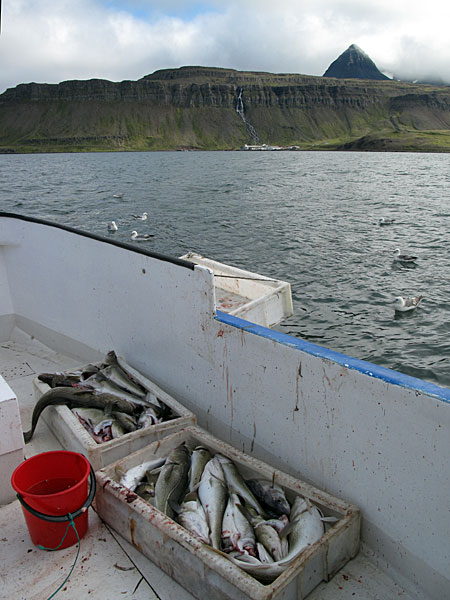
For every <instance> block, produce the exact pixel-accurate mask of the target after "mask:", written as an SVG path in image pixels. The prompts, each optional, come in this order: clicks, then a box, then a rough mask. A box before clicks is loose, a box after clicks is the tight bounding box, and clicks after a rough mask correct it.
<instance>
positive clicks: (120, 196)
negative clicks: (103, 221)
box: [113, 194, 123, 198]
mask: <svg viewBox="0 0 450 600" xmlns="http://www.w3.org/2000/svg"><path fill="white" fill-rule="evenodd" d="M113 198H123V194H113Z"/></svg>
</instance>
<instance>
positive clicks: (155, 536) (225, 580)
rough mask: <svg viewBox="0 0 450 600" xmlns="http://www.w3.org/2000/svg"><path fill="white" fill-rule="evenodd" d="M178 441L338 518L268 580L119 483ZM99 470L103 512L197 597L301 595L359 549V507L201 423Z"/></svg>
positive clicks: (252, 599) (282, 598) (248, 599)
mask: <svg viewBox="0 0 450 600" xmlns="http://www.w3.org/2000/svg"><path fill="white" fill-rule="evenodd" d="M183 442H186V443H187V444H188V445H189V446H196V445H201V446H204V447H206V448H208V449H209V450H210V451H211V452H212V453H217V452H220V453H221V454H223V455H225V456H227V457H228V458H230V459H231V460H232V461H233V462H234V464H235V465H236V466H237V467H238V470H239V471H240V473H241V475H242V476H243V477H244V478H251V477H253V478H254V477H259V478H264V479H269V480H273V478H274V480H275V482H276V483H277V484H279V485H281V486H282V487H283V488H284V490H285V493H286V495H287V496H289V495H290V496H291V497H293V496H295V495H298V494H300V495H302V496H304V497H306V498H309V499H310V500H311V501H312V502H313V503H314V504H316V505H317V506H318V507H319V508H320V509H321V510H322V511H323V513H324V515H325V516H332V517H337V519H338V520H337V522H335V523H334V524H333V525H332V526H331V527H330V528H329V529H328V531H327V532H326V533H325V534H324V535H323V536H322V537H321V539H320V540H319V541H318V542H316V543H315V544H313V545H312V546H310V547H309V548H307V549H306V550H304V551H303V552H302V553H301V554H300V555H299V556H298V557H297V558H296V559H295V560H294V561H293V562H292V563H291V564H290V565H289V567H288V568H286V570H285V571H284V572H283V573H282V574H281V575H280V576H279V577H277V578H276V579H275V580H274V581H273V582H272V583H269V584H263V583H260V582H259V581H258V580H257V579H255V578H254V577H252V576H251V575H249V574H247V573H246V572H244V571H243V570H242V569H240V568H239V567H238V566H237V565H235V564H233V563H232V562H231V561H230V560H228V559H227V558H225V557H223V556H222V555H221V554H219V553H218V552H216V551H215V550H213V549H211V548H210V547H209V546H208V545H206V544H203V543H201V542H199V540H198V539H196V538H195V537H193V536H192V535H191V534H190V533H189V532H188V531H187V530H186V529H184V528H183V527H181V526H180V525H179V524H178V523H176V522H175V521H173V520H172V519H170V518H169V517H167V516H166V515H164V514H163V513H162V512H160V511H158V510H157V509H156V508H154V507H152V506H151V505H150V504H149V503H148V502H146V501H144V500H143V499H142V498H140V497H138V496H137V495H136V494H134V493H133V492H131V491H130V490H128V489H127V488H125V487H123V486H122V485H121V484H120V483H119V480H120V474H121V473H123V472H125V471H127V470H128V469H129V468H131V467H134V466H136V465H138V464H141V463H143V462H145V461H148V460H152V459H154V458H156V457H164V456H167V455H168V454H169V452H170V451H171V450H172V449H173V448H175V447H176V446H178V445H179V444H181V443H183ZM96 477H97V494H96V500H95V502H96V510H97V511H98V514H99V515H100V516H101V518H102V519H103V520H104V521H106V522H107V523H108V524H109V525H110V526H111V527H112V528H113V529H115V530H116V531H117V532H118V533H119V534H120V535H122V536H123V537H124V538H125V539H127V540H128V541H129V542H130V543H132V544H133V545H134V546H135V547H136V548H137V549H138V550H139V551H140V552H142V553H143V554H144V555H145V556H146V557H148V558H149V559H150V560H152V561H153V562H154V563H156V564H157V565H158V566H159V567H160V568H161V569H163V570H164V571H165V572H166V573H168V574H169V575H170V576H171V577H173V578H174V579H175V580H176V581H177V582H178V583H179V584H180V585H182V586H183V587H184V588H186V589H187V590H188V591H189V592H190V593H191V594H193V595H194V596H195V597H196V598H198V599H199V600H204V598H214V600H231V599H232V600H275V599H276V600H294V599H295V600H299V599H302V598H305V597H306V596H307V595H308V594H309V593H310V592H311V591H312V590H313V589H314V588H315V587H316V586H317V585H318V584H319V583H320V582H321V581H322V580H323V581H328V580H329V578H331V577H332V576H333V575H334V574H335V573H336V572H337V571H338V570H339V569H340V568H341V567H343V566H344V564H345V563H346V562H347V561H348V560H350V559H351V558H353V557H354V556H355V555H356V554H357V552H358V550H359V532H360V513H359V509H358V508H357V507H355V506H353V505H351V504H348V503H346V502H344V501H342V500H339V499H337V498H334V497H332V496H330V495H329V494H327V493H325V492H322V491H320V490H318V489H316V488H314V487H313V486H311V485H308V484H306V483H304V482H302V481H300V480H299V479H295V478H294V477H291V476H289V475H287V474H285V473H283V472H281V471H279V470H277V469H274V468H273V467H271V466H269V465H267V464H265V463H263V462H261V461H259V460H256V459H254V458H252V457H250V456H248V455H246V454H244V453H242V452H240V451H239V450H237V449H235V448H233V447H232V446H230V445H228V444H226V443H224V442H222V441H221V440H218V439H217V438H214V437H213V436H211V435H209V434H208V433H207V432H205V431H204V430H202V429H200V428H199V427H189V428H186V429H184V430H180V431H179V432H177V433H174V434H173V435H170V436H168V437H166V438H164V439H162V440H160V441H159V442H155V443H153V444H150V445H149V446H147V447H146V448H143V449H141V450H139V451H137V452H135V453H134V454H132V455H130V456H128V457H126V458H124V459H122V460H120V461H117V462H116V463H112V464H110V465H109V466H108V467H106V468H103V469H101V470H100V471H98V472H97V473H96Z"/></svg>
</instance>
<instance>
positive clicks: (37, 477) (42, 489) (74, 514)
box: [11, 450, 95, 550]
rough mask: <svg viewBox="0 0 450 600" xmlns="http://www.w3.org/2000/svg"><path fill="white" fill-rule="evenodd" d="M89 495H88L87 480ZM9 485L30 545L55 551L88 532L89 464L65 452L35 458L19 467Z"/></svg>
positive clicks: (93, 481) (43, 454)
mask: <svg viewBox="0 0 450 600" xmlns="http://www.w3.org/2000/svg"><path fill="white" fill-rule="evenodd" d="M90 474H91V491H90V493H89V495H88V478H89V475H90ZM11 485H12V487H13V488H14V490H15V491H16V492H17V497H18V498H19V500H20V502H21V503H22V508H23V513H24V516H25V521H26V524H27V527H28V531H29V534H30V537H31V541H32V542H33V543H34V544H36V545H37V546H43V547H44V548H47V549H55V548H57V546H58V545H59V544H60V542H61V540H62V538H63V537H64V534H65V533H66V530H67V535H66V537H65V539H64V541H63V543H62V544H61V546H59V548H58V550H60V549H62V548H67V547H68V546H72V544H75V543H76V542H77V541H78V538H77V535H76V533H75V530H74V529H73V527H69V528H68V529H67V526H68V525H69V523H70V520H71V518H72V520H73V523H74V525H75V527H76V529H77V532H78V537H79V538H80V539H81V538H82V537H83V535H84V534H85V533H86V531H87V528H88V510H87V507H88V506H89V504H90V503H91V502H92V499H93V497H94V494H95V476H94V475H93V471H92V468H91V465H90V463H89V461H88V460H87V459H86V458H85V457H84V456H83V455H82V454H78V453H77V452H69V451H66V450H61V451H55V452H43V453H41V454H36V455H35V456H32V457H30V458H28V459H27V460H25V461H24V462H23V463H21V464H20V465H19V466H18V467H17V468H16V469H15V471H14V472H13V474H12V476H11Z"/></svg>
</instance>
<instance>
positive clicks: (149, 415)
mask: <svg viewBox="0 0 450 600" xmlns="http://www.w3.org/2000/svg"><path fill="white" fill-rule="evenodd" d="M161 421H162V417H161V416H159V415H158V414H157V412H156V410H155V409H154V408H153V407H152V406H149V407H147V408H144V409H143V411H142V412H141V414H140V415H139V419H138V422H137V425H138V428H139V429H142V428H143V427H149V426H150V425H155V424H156V423H161Z"/></svg>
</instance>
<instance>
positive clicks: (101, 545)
mask: <svg viewBox="0 0 450 600" xmlns="http://www.w3.org/2000/svg"><path fill="white" fill-rule="evenodd" d="M86 362H88V361H86ZM79 364H80V360H79V359H78V360H75V359H73V358H69V357H67V356H64V355H61V354H58V353H55V352H53V351H52V350H50V349H49V348H47V347H45V346H43V345H42V344H41V343H39V342H38V341H37V340H36V339H31V338H29V337H28V336H26V335H25V334H23V333H21V332H20V331H15V332H14V334H13V335H12V336H11V339H10V340H9V341H8V342H4V343H1V344H0V373H1V374H2V376H3V377H4V378H5V380H6V381H7V382H8V384H9V386H10V387H11V388H12V389H13V391H14V392H15V394H16V396H17V398H18V400H19V406H20V414H21V420H22V425H23V429H24V430H27V429H29V425H30V422H31V414H32V410H33V406H34V402H35V399H34V394H33V386H32V381H33V379H34V377H36V375H37V374H39V373H42V372H56V371H61V370H65V369H68V368H72V367H75V366H78V365H79ZM57 449H61V445H60V444H59V442H58V440H57V439H56V438H55V437H54V435H53V434H52V432H51V431H50V430H49V428H48V427H47V425H46V423H45V422H44V420H43V419H40V420H39V423H38V426H37V429H36V432H35V434H34V436H33V439H32V441H31V442H30V443H29V444H27V445H26V446H25V457H26V458H28V457H30V456H32V455H34V454H38V453H40V452H45V451H49V450H57ZM4 483H5V482H3V485H4ZM0 531H1V536H0V589H1V590H2V596H1V597H3V598H14V599H16V600H46V599H48V598H50V596H51V595H52V594H53V593H54V592H55V591H56V590H57V589H58V588H59V586H60V585H61V584H62V583H63V582H64V579H65V578H66V576H67V575H68V573H69V572H70V569H71V567H72V565H73V563H74V561H75V558H76V554H77V547H76V546H72V547H70V548H66V549H64V550H59V551H57V552H46V551H43V550H40V549H38V548H37V547H36V546H34V545H33V543H32V542H31V540H30V537H29V535H28V529H27V526H26V524H25V520H24V517H23V514H22V508H21V506H20V504H19V501H18V500H15V501H14V502H12V503H10V504H7V505H5V506H1V507H0ZM56 597H58V598H59V597H61V598H63V597H65V598H77V600H78V599H82V598H90V599H100V598H124V599H125V598H133V600H140V599H142V600H143V599H144V598H145V599H146V600H151V599H158V600H169V599H171V600H174V599H177V600H192V599H193V596H192V595H191V594H189V593H188V592H187V591H186V590H184V589H183V588H182V587H181V586H180V585H179V584H177V583H176V582H175V581H174V580H173V579H171V578H170V577H169V576H168V575H167V574H166V573H164V571H162V570H161V569H159V568H158V567H157V566H156V565H155V564H153V563H152V562H151V561H150V560H148V559H147V558H146V557H145V556H143V555H142V554H141V553H140V552H139V551H138V550H137V549H136V548H135V547H134V546H132V545H131V544H129V543H128V542H127V541H126V540H125V539H124V538H122V537H121V536H120V535H118V534H117V533H115V532H114V531H113V530H111V529H110V528H109V527H108V526H107V525H106V524H104V523H103V522H102V521H101V519H100V518H99V517H98V516H97V514H96V513H95V511H94V510H93V508H90V509H89V528H88V532H87V533H86V535H85V536H84V537H83V538H82V540H81V544H80V552H79V556H78V559H77V561H76V564H75V567H74V569H73V573H72V574H71V576H70V578H69V580H68V581H67V582H66V583H65V584H64V586H63V588H62V589H61V591H60V592H59V593H58V594H57V595H56ZM339 598H342V599H343V600H348V599H353V598H355V599H361V600H394V599H396V600H398V599H399V598H401V599H402V600H414V599H415V600H417V599H418V598H419V596H415V595H414V596H412V595H410V594H408V593H407V592H406V591H405V590H404V589H403V588H402V587H400V586H399V585H397V584H396V583H395V582H394V581H393V580H391V579H390V578H389V577H388V576H387V575H386V574H385V573H384V572H383V571H381V569H379V568H377V566H376V564H375V563H374V562H373V561H372V560H371V559H370V558H369V555H368V553H366V552H364V548H363V549H362V550H361V551H360V553H359V555H358V556H357V557H356V558H355V559H354V560H352V561H351V562H350V563H348V564H347V565H346V566H345V567H344V568H343V569H341V571H339V573H338V574H337V575H336V576H335V577H334V578H333V579H332V580H331V581H330V582H328V583H322V584H320V585H319V586H318V587H317V588H316V589H315V590H314V591H313V592H312V593H311V594H310V595H309V596H308V599H309V600H336V599H339ZM420 598H423V596H420Z"/></svg>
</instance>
